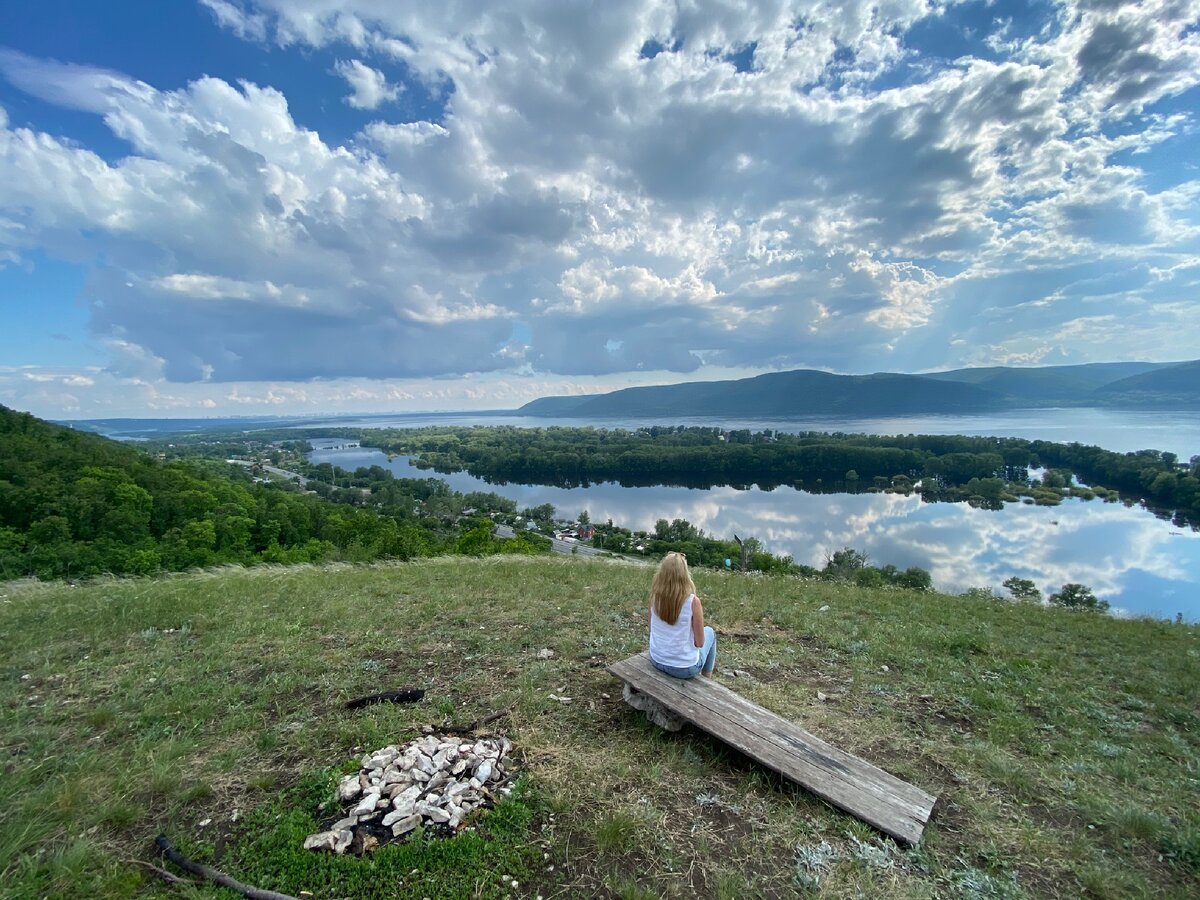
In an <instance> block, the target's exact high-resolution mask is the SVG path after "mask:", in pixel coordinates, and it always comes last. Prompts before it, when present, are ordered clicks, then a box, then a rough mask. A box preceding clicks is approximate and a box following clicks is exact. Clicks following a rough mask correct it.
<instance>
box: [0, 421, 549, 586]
mask: <svg viewBox="0 0 1200 900" xmlns="http://www.w3.org/2000/svg"><path fill="white" fill-rule="evenodd" d="M384 474H385V475H387V479H386V480H385V479H379V480H378V485H377V486H376V487H374V488H373V489H372V490H367V491H365V492H364V490H363V489H361V488H350V489H345V488H338V487H334V486H332V485H330V484H319V485H315V486H314V490H313V492H312V493H308V492H304V491H302V490H301V489H300V488H299V487H298V486H295V485H291V484H288V483H286V482H285V483H282V484H280V483H268V482H264V481H262V480H261V479H259V480H256V479H255V478H254V477H253V476H252V474H251V473H250V472H249V471H246V470H244V469H239V468H238V467H235V466H231V465H229V464H227V463H225V462H223V461H221V460H218V459H212V460H206V459H191V460H182V461H165V460H161V459H159V458H157V456H155V455H151V454H149V453H146V452H144V451H142V450H140V449H138V448H136V447H134V446H130V445H126V444H121V443H118V442H116V441H111V440H108V439H106V438H102V437H99V436H97V435H94V434H88V433H83V432H78V431H74V430H72V429H69V428H64V427H61V426H58V425H51V424H49V423H47V422H44V421H42V420H40V419H37V418H35V417H34V416H31V415H28V414H26V413H18V412H14V411H12V410H10V409H7V408H5V407H2V406H0V578H16V577H23V576H36V577H40V578H56V577H66V578H73V577H79V576H86V575H90V574H96V573H101V572H110V573H113V574H133V575H140V574H148V573H153V572H158V571H163V570H168V571H175V570H182V569H188V568H192V567H197V566H210V565H216V564H220V563H238V564H252V563H256V562H276V563H296V562H319V561H324V560H332V559H345V560H353V561H367V560H373V559H381V558H393V559H409V558H412V557H415V556H424V555H431V554H436V553H453V552H461V553H488V552H532V550H533V549H534V548H533V545H532V544H531V543H530V542H529V541H528V540H526V539H519V540H515V541H511V540H510V541H496V540H494V539H493V538H492V537H491V522H490V520H489V519H487V518H486V517H482V518H473V517H471V516H464V515H463V510H464V509H468V508H471V507H474V510H475V512H476V513H481V512H486V511H488V510H489V509H491V508H496V509H504V508H508V507H511V506H512V503H511V501H508V500H506V499H505V498H503V497H498V496H496V495H494V494H478V495H472V496H471V497H470V498H467V497H464V496H463V495H460V494H457V493H455V492H454V491H451V490H450V488H449V487H448V486H447V485H446V484H445V482H443V481H441V480H440V479H436V478H431V479H414V480H393V479H391V476H390V474H389V473H384ZM322 495H324V496H322Z"/></svg>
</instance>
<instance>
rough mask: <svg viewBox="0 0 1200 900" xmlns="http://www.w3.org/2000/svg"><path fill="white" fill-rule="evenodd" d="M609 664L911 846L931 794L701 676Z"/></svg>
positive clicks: (633, 663) (699, 723)
mask: <svg viewBox="0 0 1200 900" xmlns="http://www.w3.org/2000/svg"><path fill="white" fill-rule="evenodd" d="M608 670H609V671H610V672H611V673H612V674H613V675H615V676H616V677H617V678H619V679H621V680H622V681H624V682H626V683H627V684H629V685H630V686H631V687H632V688H634V689H635V690H638V691H641V692H642V693H645V694H646V695H648V696H650V697H653V698H654V699H655V700H657V701H658V702H659V703H662V704H663V705H664V706H666V707H667V708H669V709H671V710H672V711H674V712H676V713H678V714H679V715H681V716H682V717H683V718H685V719H687V720H688V721H690V722H691V723H692V724H693V725H695V726H696V727H698V728H700V729H702V730H704V731H706V732H708V733H709V734H711V735H713V736H714V737H716V738H717V739H719V740H721V741H724V742H725V743H728V744H729V745H731V746H733V747H734V748H736V749H737V750H739V751H741V752H742V753H745V754H746V755H747V756H749V757H751V758H753V759H756V760H757V761H759V762H760V763H762V764H763V765H765V766H767V767H768V768H771V769H773V770H775V771H777V772H779V773H780V774H781V775H783V776H784V777H786V778H789V779H791V780H792V781H795V782H797V783H799V784H800V785H802V786H803V787H805V788H807V789H808V790H810V791H811V792H812V793H814V794H816V795H817V796H819V797H821V798H822V799H824V800H826V801H828V802H829V803H831V804H832V805H834V806H836V807H838V808H839V809H843V810H845V811H847V812H849V813H851V814H852V815H855V816H857V817H858V818H861V819H863V821H865V822H868V823H869V824H871V825H873V826H874V827H876V828H878V829H879V830H880V831H883V832H884V833H886V834H889V835H891V836H893V837H895V838H897V839H898V840H902V841H905V842H906V843H910V844H916V843H917V842H918V841H919V840H920V838H921V834H922V832H923V831H924V828H925V825H926V823H927V822H928V821H929V816H930V814H931V812H932V810H933V805H934V803H935V802H936V799H937V798H936V797H933V796H931V795H930V794H927V793H926V792H925V791H922V790H921V789H920V788H917V787H915V786H914V785H911V784H909V783H908V782H905V781H903V780H901V779H899V778H896V777H895V776H894V775H892V774H890V773H888V772H885V771H884V770H883V769H880V768H878V767H877V766H874V765H872V764H871V763H869V762H867V761H866V760H863V759H860V758H858V757H856V756H853V755H852V754H849V753H846V752H845V751H842V750H839V749H838V748H836V747H833V746H832V745H830V744H827V743H826V742H824V741H822V740H821V739H820V738H817V737H816V736H814V735H812V734H810V733H809V732H807V731H806V730H804V729H803V728H801V727H800V726H798V725H795V724H794V723H791V722H788V721H787V720H786V719H783V718H782V717H780V716H778V715H776V714H775V713H772V712H770V711H769V710H766V709H763V708H762V707H761V706H758V705H757V704H754V703H752V702H750V701H749V700H747V699H745V698H744V697H741V696H739V695H738V694H736V693H734V692H733V691H731V690H729V689H728V688H727V687H725V686H724V685H721V684H718V683H716V682H712V681H709V680H707V679H690V680H683V679H677V678H671V677H669V676H667V675H665V674H663V673H661V672H659V671H658V670H657V669H655V668H654V667H653V666H652V665H651V664H650V661H649V655H648V654H647V653H644V652H643V653H641V654H638V655H636V656H633V657H631V658H629V659H626V660H622V661H621V662H618V663H614V664H613V665H610V666H609V667H608Z"/></svg>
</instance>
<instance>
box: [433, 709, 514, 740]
mask: <svg viewBox="0 0 1200 900" xmlns="http://www.w3.org/2000/svg"><path fill="white" fill-rule="evenodd" d="M510 711H511V710H507V709H502V710H500V711H499V712H494V713H490V714H488V715H486V716H484V717H483V718H482V719H476V720H475V721H474V722H472V723H471V724H470V725H447V726H446V727H445V728H436V727H434V726H430V727H433V728H434V730H435V731H440V732H441V733H442V734H467V733H468V732H471V731H478V730H479V729H480V728H482V727H483V726H484V725H487V724H488V723H489V722H495V721H496V720H497V719H501V718H503V717H504V716H507V715H508V714H509V712H510Z"/></svg>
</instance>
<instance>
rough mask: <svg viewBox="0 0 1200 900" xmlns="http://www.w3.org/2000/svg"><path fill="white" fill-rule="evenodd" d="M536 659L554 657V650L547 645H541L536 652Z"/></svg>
mask: <svg viewBox="0 0 1200 900" xmlns="http://www.w3.org/2000/svg"><path fill="white" fill-rule="evenodd" d="M537 658H538V659H554V651H553V650H551V649H550V648H549V647H543V648H542V649H541V650H539V651H538V652H537Z"/></svg>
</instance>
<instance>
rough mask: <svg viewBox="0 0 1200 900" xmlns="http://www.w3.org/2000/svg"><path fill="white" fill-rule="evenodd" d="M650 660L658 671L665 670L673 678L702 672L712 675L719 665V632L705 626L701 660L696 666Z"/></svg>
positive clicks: (694, 675) (686, 676)
mask: <svg viewBox="0 0 1200 900" xmlns="http://www.w3.org/2000/svg"><path fill="white" fill-rule="evenodd" d="M650 662H651V663H652V664H653V665H654V668H656V669H658V671H660V672H665V673H667V674H668V675H670V676H671V677H672V678H695V677H696V676H697V675H699V674H700V673H701V672H703V673H704V674H705V675H711V674H712V671H713V669H714V668H716V665H717V633H716V632H715V631H713V630H712V629H711V628H710V627H709V626H707V625H705V626H704V646H703V647H702V648H701V649H700V661H699V662H697V663H696V664H695V665H694V666H664V665H663V664H662V663H657V662H654V660H653V659H652V660H650Z"/></svg>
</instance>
